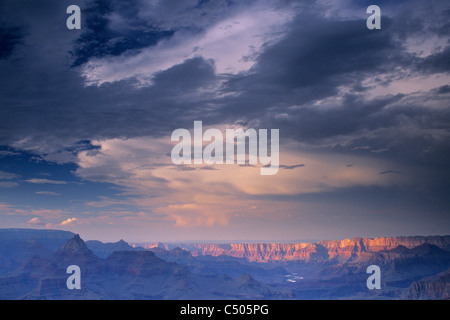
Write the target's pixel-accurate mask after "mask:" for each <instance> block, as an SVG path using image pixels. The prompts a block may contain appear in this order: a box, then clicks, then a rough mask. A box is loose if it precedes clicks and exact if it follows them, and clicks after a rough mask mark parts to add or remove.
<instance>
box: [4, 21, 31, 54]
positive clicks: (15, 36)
mask: <svg viewBox="0 0 450 320" xmlns="http://www.w3.org/2000/svg"><path fill="white" fill-rule="evenodd" d="M24 36H25V31H24V29H23V28H22V27H20V26H14V25H10V24H8V23H7V22H4V21H1V20H0V59H6V58H8V57H9V56H10V55H11V54H12V53H13V51H14V48H15V47H16V46H17V45H19V44H20V43H22V42H23V37H24Z"/></svg>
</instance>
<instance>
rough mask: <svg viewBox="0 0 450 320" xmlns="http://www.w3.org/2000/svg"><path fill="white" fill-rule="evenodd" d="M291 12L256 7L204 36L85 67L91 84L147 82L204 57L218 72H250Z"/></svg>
mask: <svg viewBox="0 0 450 320" xmlns="http://www.w3.org/2000/svg"><path fill="white" fill-rule="evenodd" d="M290 18H291V12H290V11H288V10H279V11H276V10H274V8H272V7H271V6H265V7H260V6H256V5H255V6H253V7H250V8H247V9H246V11H244V12H239V13H236V14H234V15H233V16H231V17H227V18H225V19H223V20H221V21H220V22H218V23H216V24H215V25H213V26H210V27H208V29H206V30H205V31H204V32H203V33H201V34H191V33H189V32H187V31H184V32H181V31H180V32H178V33H176V34H175V35H174V36H173V37H172V38H170V39H168V40H164V41H161V42H159V43H158V44H157V45H156V46H154V47H150V48H146V49H143V50H141V52H140V53H139V54H137V55H134V56H126V57H124V56H119V57H109V58H102V59H92V60H91V61H90V62H89V63H87V65H86V66H85V67H84V68H83V76H84V77H85V79H86V81H87V83H88V84H96V85H100V84H102V83H104V82H114V81H118V80H122V79H127V78H130V77H136V78H138V79H139V80H141V81H143V82H147V81H150V80H151V77H152V76H153V75H154V74H155V73H157V72H160V71H164V70H167V69H169V68H170V67H173V66H175V65H178V64H181V63H183V62H184V61H185V60H187V59H190V58H193V57H198V56H201V57H203V58H205V59H207V60H209V59H211V60H213V61H214V63H215V67H216V72H217V73H220V74H222V73H238V72H242V71H246V70H249V69H250V68H251V67H252V66H253V64H254V59H255V58H256V56H257V55H258V53H259V52H260V51H261V49H262V47H263V45H265V44H266V43H268V42H270V41H274V40H276V39H277V38H278V37H279V36H280V31H281V30H282V27H283V26H284V25H285V24H286V23H287V22H288V21H289V20H290Z"/></svg>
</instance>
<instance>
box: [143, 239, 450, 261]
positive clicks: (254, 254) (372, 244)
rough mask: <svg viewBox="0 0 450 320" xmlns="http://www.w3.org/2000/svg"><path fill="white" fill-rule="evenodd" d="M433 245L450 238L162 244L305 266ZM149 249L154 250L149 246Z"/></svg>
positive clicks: (442, 244) (448, 244) (195, 252)
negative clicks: (295, 262) (401, 247)
mask: <svg viewBox="0 0 450 320" xmlns="http://www.w3.org/2000/svg"><path fill="white" fill-rule="evenodd" d="M422 244H433V245H436V246H438V247H439V248H442V249H446V250H448V249H450V236H430V237H422V236H415V237H385V238H374V239H371V238H353V239H346V240H333V241H319V242H316V243H230V244H208V243H204V244H198V243H197V244H176V245H169V244H165V245H163V244H160V243H158V247H160V248H161V247H164V249H166V250H169V249H171V248H172V247H174V246H178V247H180V248H182V249H184V250H188V251H190V252H191V254H192V255H193V256H204V255H211V256H220V255H227V256H232V257H236V258H245V259H247V260H249V261H255V262H269V261H290V260H297V261H298V260H300V261H305V262H323V261H329V260H333V261H338V262H344V261H347V260H350V259H356V258H358V257H360V256H362V255H364V254H365V253H367V252H378V251H382V250H392V249H394V248H396V247H398V246H404V247H406V248H414V247H417V246H420V245H422ZM148 247H151V246H150V245H149V246H148Z"/></svg>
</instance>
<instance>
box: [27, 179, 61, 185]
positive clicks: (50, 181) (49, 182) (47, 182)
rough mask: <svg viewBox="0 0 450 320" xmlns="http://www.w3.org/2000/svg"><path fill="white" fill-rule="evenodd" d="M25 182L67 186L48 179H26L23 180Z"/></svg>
mask: <svg viewBox="0 0 450 320" xmlns="http://www.w3.org/2000/svg"><path fill="white" fill-rule="evenodd" d="M25 182H28V183H34V184H67V182H66V181H58V180H49V179H28V180H25Z"/></svg>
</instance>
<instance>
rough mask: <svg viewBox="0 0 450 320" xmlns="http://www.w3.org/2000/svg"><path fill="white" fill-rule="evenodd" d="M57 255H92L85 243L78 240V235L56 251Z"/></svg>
mask: <svg viewBox="0 0 450 320" xmlns="http://www.w3.org/2000/svg"><path fill="white" fill-rule="evenodd" d="M58 252H59V253H64V252H67V253H69V252H70V253H82V252H83V253H92V251H91V250H89V249H88V247H87V246H86V243H85V242H84V241H83V239H81V238H80V235H79V234H76V235H75V236H74V237H73V238H72V239H70V240H69V241H67V242H66V244H65V245H64V246H63V247H62V248H61V249H60V250H59V251H58Z"/></svg>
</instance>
